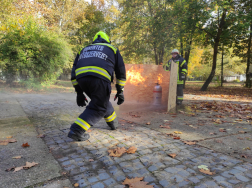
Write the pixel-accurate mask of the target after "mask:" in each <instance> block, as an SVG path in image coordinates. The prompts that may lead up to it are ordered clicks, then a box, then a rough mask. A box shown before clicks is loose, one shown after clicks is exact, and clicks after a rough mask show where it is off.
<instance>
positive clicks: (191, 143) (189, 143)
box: [183, 141, 196, 145]
mask: <svg viewBox="0 0 252 188" xmlns="http://www.w3.org/2000/svg"><path fill="white" fill-rule="evenodd" d="M183 142H184V143H185V144H187V145H195V144H196V142H192V141H183Z"/></svg>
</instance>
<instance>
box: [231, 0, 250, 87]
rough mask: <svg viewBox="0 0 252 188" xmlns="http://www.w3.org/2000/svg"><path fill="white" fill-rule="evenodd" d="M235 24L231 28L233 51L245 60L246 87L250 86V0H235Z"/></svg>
mask: <svg viewBox="0 0 252 188" xmlns="http://www.w3.org/2000/svg"><path fill="white" fill-rule="evenodd" d="M237 3H239V4H238V6H237V7H236V11H237V22H236V23H237V24H235V25H234V26H233V27H232V28H231V29H232V31H233V32H234V39H235V43H234V53H235V55H237V56H239V57H241V58H243V60H244V61H246V64H247V68H246V85H245V86H246V87H249V88H251V87H252V83H251V82H252V81H251V80H250V77H249V68H250V66H251V63H252V55H251V53H252V52H251V45H252V44H251V40H252V1H251V0H237Z"/></svg>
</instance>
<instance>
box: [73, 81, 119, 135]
mask: <svg viewBox="0 0 252 188" xmlns="http://www.w3.org/2000/svg"><path fill="white" fill-rule="evenodd" d="M78 84H79V85H80V87H81V89H82V91H84V92H85V93H86V95H87V96H88V97H89V98H90V99H91V101H90V103H89V104H88V106H87V107H86V109H85V110H84V112H83V113H82V114H80V116H79V118H77V120H76V121H75V122H74V123H73V124H72V125H71V128H70V129H71V130H72V131H74V132H78V133H80V134H83V133H84V132H85V131H87V130H88V129H89V128H90V127H91V126H94V125H95V124H96V123H98V122H99V121H100V120H101V119H102V118H104V119H105V121H106V122H107V124H108V126H111V125H114V126H115V127H117V124H118V120H117V117H116V113H115V111H114V108H113V106H112V104H111V102H110V101H109V98H110V93H111V84H110V83H109V82H106V81H105V80H102V79H100V78H97V77H94V76H86V77H82V78H80V79H78Z"/></svg>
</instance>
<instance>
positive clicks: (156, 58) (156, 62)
mask: <svg viewBox="0 0 252 188" xmlns="http://www.w3.org/2000/svg"><path fill="white" fill-rule="evenodd" d="M154 53H155V64H156V65H158V54H157V48H156V47H154Z"/></svg>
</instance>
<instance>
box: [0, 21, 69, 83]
mask: <svg viewBox="0 0 252 188" xmlns="http://www.w3.org/2000/svg"><path fill="white" fill-rule="evenodd" d="M72 54H73V53H72V50H71V48H70V46H69V44H68V43H67V42H66V40H65V39H64V38H63V37H62V36H61V35H60V34H58V33H56V32H55V31H54V32H53V31H51V30H49V29H48V28H46V27H42V26H41V25H40V24H37V23H36V21H35V20H33V19H32V18H29V19H28V20H27V21H26V23H24V24H23V25H22V26H21V27H20V26H15V24H14V26H13V27H12V28H11V29H9V30H8V31H7V32H6V33H5V35H4V36H3V37H2V38H1V43H0V62H1V64H0V66H1V67H0V68H1V69H2V72H3V75H4V76H5V78H6V81H7V83H11V82H13V81H14V80H15V78H19V79H21V80H23V81H27V83H28V84H25V85H30V84H29V83H30V82H32V81H34V84H35V85H37V84H38V83H43V82H50V81H52V80H56V78H57V77H58V76H59V75H60V73H61V72H62V70H63V68H64V66H65V65H66V64H67V63H69V61H70V59H71V56H72ZM24 83H25V82H24Z"/></svg>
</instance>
